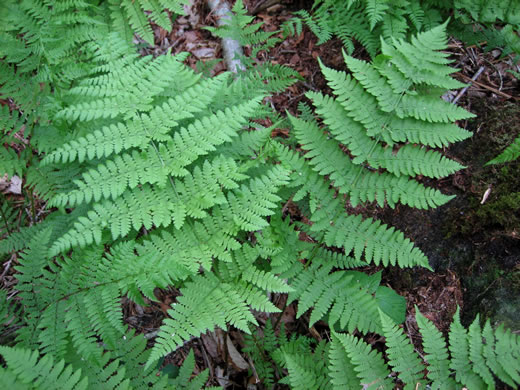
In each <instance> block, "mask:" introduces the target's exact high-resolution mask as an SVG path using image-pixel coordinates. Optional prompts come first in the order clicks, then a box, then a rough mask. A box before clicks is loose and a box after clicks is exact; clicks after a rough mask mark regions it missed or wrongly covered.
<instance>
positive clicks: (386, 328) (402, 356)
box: [380, 312, 424, 389]
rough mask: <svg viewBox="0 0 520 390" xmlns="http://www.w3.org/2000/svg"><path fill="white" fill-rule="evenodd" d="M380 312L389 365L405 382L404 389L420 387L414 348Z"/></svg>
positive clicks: (420, 380)
mask: <svg viewBox="0 0 520 390" xmlns="http://www.w3.org/2000/svg"><path fill="white" fill-rule="evenodd" d="M380 314H381V323H382V325H383V335H384V336H385V338H386V344H387V347H388V349H387V355H388V360H389V364H390V366H392V367H393V369H394V370H396V371H397V372H398V375H399V379H401V380H402V381H403V382H404V383H405V384H406V386H405V389H416V388H417V387H422V386H423V385H424V383H423V382H422V370H423V368H422V365H421V361H420V360H419V358H418V357H417V355H415V353H414V348H413V346H412V345H411V344H410V341H409V340H408V338H407V337H406V335H405V334H404V333H403V331H402V330H401V329H400V328H398V327H397V326H395V325H394V323H393V321H392V320H391V319H390V318H389V317H388V316H387V315H386V314H384V313H382V312H381V313H380Z"/></svg>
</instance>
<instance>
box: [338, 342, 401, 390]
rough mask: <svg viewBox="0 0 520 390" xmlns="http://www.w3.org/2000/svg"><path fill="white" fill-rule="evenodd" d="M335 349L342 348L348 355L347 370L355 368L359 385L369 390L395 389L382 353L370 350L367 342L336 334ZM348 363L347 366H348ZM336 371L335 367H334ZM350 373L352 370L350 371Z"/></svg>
mask: <svg viewBox="0 0 520 390" xmlns="http://www.w3.org/2000/svg"><path fill="white" fill-rule="evenodd" d="M333 343H336V347H335V348H340V346H341V348H342V349H343V350H344V351H345V352H346V354H347V355H348V359H349V360H348V363H350V364H349V365H348V366H347V369H348V367H349V366H353V368H354V371H355V372H357V377H358V383H360V384H361V385H362V386H363V387H366V388H367V389H393V388H394V383H393V380H392V379H390V372H389V371H388V369H387V366H386V364H385V362H384V360H383V356H382V355H381V353H380V352H377V351H376V350H374V349H372V348H370V345H368V344H367V343H366V342H364V341H363V340H361V339H358V338H356V337H354V336H352V335H348V334H341V333H334V337H333ZM348 363H347V364H348ZM333 369H334V366H333ZM349 371H350V370H349Z"/></svg>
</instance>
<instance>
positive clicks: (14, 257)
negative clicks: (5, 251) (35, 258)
mask: <svg viewBox="0 0 520 390" xmlns="http://www.w3.org/2000/svg"><path fill="white" fill-rule="evenodd" d="M13 260H16V254H14V253H13V254H12V255H11V258H10V259H9V260H8V261H7V264H6V265H5V268H4V272H2V275H0V279H3V278H4V276H5V274H7V271H9V268H11V263H12V262H13Z"/></svg>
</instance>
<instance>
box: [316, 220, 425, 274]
mask: <svg viewBox="0 0 520 390" xmlns="http://www.w3.org/2000/svg"><path fill="white" fill-rule="evenodd" d="M311 229H312V227H311ZM343 232H349V233H348V235H345V234H344V233H343ZM325 243H326V244H327V245H334V246H339V247H343V248H345V253H350V251H352V250H353V251H354V257H355V258H356V259H361V258H362V255H363V254H364V258H365V260H366V261H369V262H374V264H383V265H385V266H386V265H388V264H392V265H396V264H398V265H400V266H401V267H413V266H416V265H421V266H423V267H426V268H429V265H428V259H427V258H426V256H425V255H424V254H423V253H422V252H421V251H420V250H419V249H418V248H416V247H414V246H413V243H412V242H411V241H410V240H409V239H407V238H405V237H404V235H403V233H401V232H400V231H398V230H396V229H395V228H393V227H390V228H389V227H387V226H386V225H384V224H382V223H381V222H380V221H373V220H371V219H365V220H363V219H362V218H361V216H359V215H357V216H351V215H349V216H341V217H340V218H338V219H337V220H336V221H335V222H334V224H333V225H330V226H329V227H328V228H327V230H326V233H325Z"/></svg>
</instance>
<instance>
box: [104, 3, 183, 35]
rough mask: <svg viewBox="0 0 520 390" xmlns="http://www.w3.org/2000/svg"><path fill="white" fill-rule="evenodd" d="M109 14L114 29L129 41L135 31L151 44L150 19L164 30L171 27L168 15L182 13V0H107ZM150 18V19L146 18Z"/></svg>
mask: <svg viewBox="0 0 520 390" xmlns="http://www.w3.org/2000/svg"><path fill="white" fill-rule="evenodd" d="M108 4H109V8H110V16H111V18H112V20H113V26H114V29H115V30H116V31H117V32H118V33H119V34H120V35H121V36H122V37H124V38H125V40H126V41H127V42H129V43H131V42H132V40H133V33H134V32H135V33H136V34H137V35H139V36H140V37H141V38H142V39H143V40H144V41H146V42H147V43H149V44H150V45H153V43H154V37H153V31H152V27H151V26H150V20H151V21H153V22H154V23H155V24H157V25H158V26H160V27H161V28H163V29H164V30H166V31H169V30H170V29H171V27H172V26H171V24H172V22H171V20H170V15H169V13H168V12H167V11H166V10H171V11H172V13H173V15H175V14H177V15H179V14H183V13H184V12H183V9H182V6H183V5H184V4H185V1H182V0H109V1H108ZM148 19H150V20H148Z"/></svg>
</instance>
